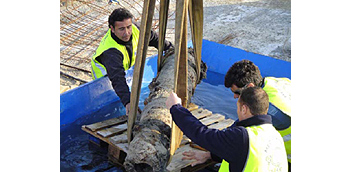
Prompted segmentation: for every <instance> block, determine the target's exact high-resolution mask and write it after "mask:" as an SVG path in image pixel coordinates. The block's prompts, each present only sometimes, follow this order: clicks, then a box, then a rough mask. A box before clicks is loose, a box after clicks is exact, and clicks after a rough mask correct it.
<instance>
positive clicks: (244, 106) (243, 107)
mask: <svg viewBox="0 0 352 172" xmlns="http://www.w3.org/2000/svg"><path fill="white" fill-rule="evenodd" d="M247 110H249V109H248V106H246V105H245V104H242V108H241V111H242V114H246V112H247Z"/></svg>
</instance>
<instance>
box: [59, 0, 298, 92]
mask: <svg viewBox="0 0 352 172" xmlns="http://www.w3.org/2000/svg"><path fill="white" fill-rule="evenodd" d="M203 2H204V3H203V7H204V29H203V39H207V40H210V41H214V42H218V43H221V44H225V45H229V46H232V47H237V48H240V49H244V50H247V51H250V52H254V53H258V54H263V55H267V56H271V57H274V58H278V59H282V60H285V61H291V1H290V0H260V1H255V0H204V1H203ZM171 3H173V1H171ZM171 3H170V5H171ZM169 25H172V23H168V27H169ZM188 40H191V35H190V30H189V31H188ZM170 41H172V42H173V39H171V40H170ZM148 54H156V49H151V51H150V52H149V53H148ZM60 69H61V71H64V72H71V73H74V74H75V75H76V76H79V78H80V79H82V80H84V81H88V82H89V81H91V80H92V79H91V76H90V74H88V73H85V72H80V71H77V70H74V69H72V68H67V67H64V66H61V67H60ZM84 83H85V82H83V81H77V80H74V79H72V78H68V77H65V76H63V75H60V93H62V92H64V91H67V90H70V89H72V88H75V87H77V86H79V85H81V84H84Z"/></svg>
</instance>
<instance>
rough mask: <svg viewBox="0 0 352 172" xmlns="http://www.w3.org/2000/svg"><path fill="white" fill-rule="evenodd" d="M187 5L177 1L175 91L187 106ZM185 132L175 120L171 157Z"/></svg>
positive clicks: (181, 0)
mask: <svg viewBox="0 0 352 172" xmlns="http://www.w3.org/2000/svg"><path fill="white" fill-rule="evenodd" d="M187 7H188V0H179V1H177V2H176V20H175V83H174V91H175V93H176V94H177V95H178V96H179V97H180V98H181V100H182V106H184V107H186V108H187V104H188V92H187V82H188V75H187V72H188V61H187V60H188V58H187V57H188V56H187V55H188V50H187ZM182 136H183V133H182V131H181V130H180V129H179V128H178V127H177V125H176V124H175V122H172V124H171V140H170V159H169V162H171V159H172V155H173V154H174V153H175V151H176V149H177V148H178V147H179V145H180V143H181V140H182Z"/></svg>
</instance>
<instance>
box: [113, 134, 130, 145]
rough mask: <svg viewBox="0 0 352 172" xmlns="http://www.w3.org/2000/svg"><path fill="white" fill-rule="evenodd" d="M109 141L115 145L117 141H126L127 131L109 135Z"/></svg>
mask: <svg viewBox="0 0 352 172" xmlns="http://www.w3.org/2000/svg"><path fill="white" fill-rule="evenodd" d="M109 142H110V143H112V144H115V145H117V144H119V143H127V142H128V141H127V132H123V133H122V134H119V135H115V136H112V137H110V138H109Z"/></svg>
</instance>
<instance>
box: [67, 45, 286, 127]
mask: <svg viewBox="0 0 352 172" xmlns="http://www.w3.org/2000/svg"><path fill="white" fill-rule="evenodd" d="M190 44H191V43H190ZM242 59H248V60H251V61H253V62H254V63H255V64H256V65H257V66H258V67H259V69H260V71H261V74H262V75H263V76H275V77H287V78H291V63H290V62H286V61H283V60H278V59H275V58H272V57H268V56H264V55H260V54H255V53H251V52H247V51H244V50H241V49H238V48H234V47H230V46H226V45H222V44H218V43H216V42H212V41H208V40H203V47H202V60H203V61H204V62H205V63H206V64H207V65H208V71H211V72H216V73H220V74H226V72H227V70H228V69H229V68H230V67H231V65H232V64H233V63H235V62H236V61H239V60H242ZM156 66H157V58H156V56H153V57H150V58H148V59H147V60H146V64H145V67H144V75H143V83H142V89H147V86H148V84H149V82H151V81H152V79H153V78H154V77H155V76H156ZM119 100H120V99H119V98H118V96H117V95H116V94H115V92H114V90H113V89H112V87H111V84H110V81H109V79H108V78H107V77H103V78H100V79H97V80H94V81H91V82H89V83H86V84H84V85H81V86H79V87H77V88H75V89H72V90H69V91H67V92H64V93H62V94H61V96H60V125H63V124H69V123H72V122H74V121H75V120H76V119H78V118H80V117H82V116H85V115H89V114H91V113H93V112H95V111H97V110H99V109H100V108H102V107H104V106H107V105H109V104H111V103H112V102H116V101H119Z"/></svg>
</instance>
